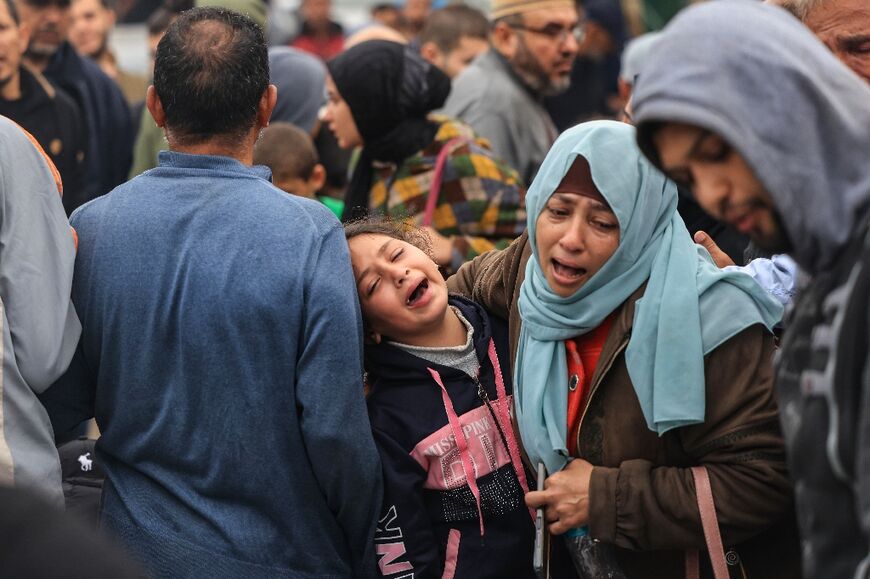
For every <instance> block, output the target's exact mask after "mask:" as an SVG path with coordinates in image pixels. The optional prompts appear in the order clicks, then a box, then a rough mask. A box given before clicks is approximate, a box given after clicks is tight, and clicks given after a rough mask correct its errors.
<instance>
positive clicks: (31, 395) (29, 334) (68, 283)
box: [0, 117, 82, 568]
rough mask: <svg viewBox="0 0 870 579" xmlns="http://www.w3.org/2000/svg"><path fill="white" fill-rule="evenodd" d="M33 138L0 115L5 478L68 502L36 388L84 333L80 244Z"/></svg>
mask: <svg viewBox="0 0 870 579" xmlns="http://www.w3.org/2000/svg"><path fill="white" fill-rule="evenodd" d="M31 139H32V137H31V138H28V135H27V134H26V133H25V132H24V131H23V130H22V129H21V127H19V126H18V125H16V124H15V123H13V122H12V121H10V120H9V119H7V118H5V117H0V159H2V160H3V161H2V168H0V334H2V338H0V340H2V341H0V363H2V366H0V485H2V486H18V487H22V488H25V489H28V490H31V491H33V492H36V493H39V494H40V495H42V497H43V498H44V499H46V500H48V501H49V502H50V503H51V504H52V505H53V506H55V507H60V508H63V506H64V500H63V491H62V489H61V477H60V461H59V460H58V456H57V451H56V450H55V447H54V434H53V432H52V430H51V424H50V423H49V419H48V414H46V411H45V408H43V407H42V405H41V404H40V403H39V400H38V399H37V394H40V393H42V392H43V391H45V390H46V389H47V388H48V387H49V386H50V385H51V384H52V382H54V381H55V380H56V379H57V377H58V376H60V375H61V374H62V373H63V371H64V370H66V368H67V366H68V365H69V362H70V359H71V358H72V356H73V352H74V351H75V347H76V343H77V342H78V339H79V335H80V334H81V329H82V328H81V325H80V324H79V319H78V317H77V316H76V312H75V309H74V308H73V305H72V302H71V301H70V290H71V288H72V276H73V262H74V261H75V244H74V242H73V236H72V234H71V232H70V228H69V223H68V222H67V220H66V215H65V214H64V211H63V205H62V204H61V200H60V195H59V194H58V186H59V185H60V183H59V180H58V179H57V170H56V169H54V167H53V166H51V165H50V161H48V160H47V159H48V157H46V156H45V154H44V153H43V152H41V151H40V150H39V149H38V148H37V147H36V146H35V145H34V143H35V142H36V141H35V140H31ZM0 568H2V565H0Z"/></svg>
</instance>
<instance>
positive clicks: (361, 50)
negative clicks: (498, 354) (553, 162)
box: [323, 40, 525, 269]
mask: <svg viewBox="0 0 870 579" xmlns="http://www.w3.org/2000/svg"><path fill="white" fill-rule="evenodd" d="M327 68H328V69H329V77H328V78H327V85H326V86H327V94H328V99H329V100H328V102H327V105H326V112H325V115H324V119H323V120H324V122H326V123H327V124H328V125H329V128H330V129H331V130H332V132H333V133H334V134H335V136H336V138H337V140H338V142H339V145H340V146H342V147H344V148H354V147H360V148H361V153H360V155H359V159H358V161H357V163H356V167H355V169H354V172H353V176H352V178H351V183H350V186H349V189H348V191H347V194H346V196H345V214H344V216H343V218H344V219H345V220H347V219H350V218H353V217H357V216H360V215H363V214H365V213H368V212H372V213H380V214H387V215H390V216H393V217H399V218H404V217H410V218H412V219H413V220H414V221H415V222H416V224H417V225H424V226H431V229H430V230H429V232H430V235H431V236H432V237H433V249H434V252H435V257H436V259H437V261H438V263H439V265H441V266H445V267H447V268H448V269H455V268H458V267H459V265H461V264H462V263H463V262H464V261H465V260H466V259H470V258H472V257H474V256H476V255H478V254H479V253H482V252H484V251H488V250H490V249H493V248H495V247H506V246H507V245H508V244H509V243H510V241H512V240H513V239H514V238H515V237H516V236H518V235H519V234H520V233H522V231H523V229H525V212H524V210H523V197H524V195H525V189H524V188H523V186H522V184H521V183H520V181H519V177H518V176H517V173H516V171H514V170H513V169H511V168H510V167H508V166H507V165H505V164H504V163H503V162H502V161H500V160H499V159H497V158H495V157H494V156H493V155H492V153H491V152H490V150H489V148H488V145H487V143H486V141H483V140H481V139H478V138H477V137H476V136H475V135H474V133H473V132H472V131H471V129H470V128H469V127H467V126H466V125H463V124H461V123H459V122H457V121H454V120H451V119H448V118H446V117H440V116H436V115H432V114H430V113H431V112H432V111H433V110H435V109H438V108H440V107H441V106H442V105H443V104H444V100H445V99H446V98H447V94H448V93H449V92H450V80H449V79H448V78H447V76H446V75H445V74H444V73H443V72H441V71H440V70H439V69H438V68H436V67H435V66H433V65H431V64H429V63H428V62H426V61H425V60H423V59H422V58H421V57H420V56H419V54H417V53H415V52H414V51H413V50H412V49H410V48H408V47H406V46H404V45H401V44H398V43H395V42H388V41H385V40H371V41H368V42H363V43H361V44H358V45H356V46H354V47H352V48H350V49H348V50H347V51H346V52H344V53H343V54H341V55H340V56H338V57H336V58H334V59H333V60H331V61H330V62H329V63H328V64H327ZM439 160H440V163H439ZM439 166H440V169H439V168H438V167H439ZM430 197H431V205H432V206H431V207H430V209H429V211H428V212H427V201H430Z"/></svg>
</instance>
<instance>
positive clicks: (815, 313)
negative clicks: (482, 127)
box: [634, 0, 870, 578]
mask: <svg viewBox="0 0 870 579" xmlns="http://www.w3.org/2000/svg"><path fill="white" fill-rule="evenodd" d="M656 49H657V58H656V60H655V61H654V62H650V63H649V66H648V68H647V69H646V70H645V71H644V75H642V76H641V78H640V80H639V82H638V84H637V86H636V89H635V93H634V96H635V101H634V112H635V119H636V121H637V123H638V127H639V131H638V140H639V143H640V146H641V148H642V149H643V150H644V152H645V153H646V154H647V156H648V157H649V158H650V159H652V160H653V162H655V163H656V164H658V166H659V167H660V168H661V169H663V170H664V171H665V172H666V173H667V174H668V175H670V176H671V177H672V178H675V179H676V180H678V181H680V182H682V183H685V184H687V185H688V186H690V187H691V189H692V191H693V193H694V195H695V196H696V198H697V199H698V201H699V202H700V204H701V206H702V207H704V208H705V210H707V211H708V212H710V213H711V214H712V215H714V216H715V217H719V218H722V219H725V220H726V221H729V222H731V223H732V224H733V225H735V226H736V227H737V228H738V229H739V230H741V231H743V232H744V233H747V234H748V235H749V236H750V237H751V238H752V239H753V241H755V242H756V244H758V245H759V246H760V247H761V248H762V249H765V250H768V251H774V252H779V251H785V252H786V253H788V254H790V255H791V256H792V257H793V258H794V259H795V261H796V262H797V263H798V265H799V266H800V267H801V269H802V271H803V272H804V274H806V276H805V277H806V279H805V280H804V283H803V284H802V286H801V287H800V289H799V295H798V298H797V301H796V303H795V306H794V307H793V308H792V310H791V313H790V314H788V315H787V327H788V329H787V331H786V335H785V338H784V341H783V344H782V351H781V355H780V359H779V363H778V369H777V387H778V390H779V402H780V412H781V420H782V422H783V430H784V433H785V436H786V444H787V450H788V453H789V465H790V468H791V472H792V476H793V479H794V482H795V496H796V501H797V508H798V519H799V526H800V530H801V534H802V539H803V547H804V548H803V556H804V561H803V564H804V573H805V575H806V576H807V577H826V578H840V577H843V578H845V577H849V578H852V577H868V576H870V555H868V545H870V381H868V377H870V364H868V351H870V332H868V320H870V236H868V225H870V163H868V151H870V87H868V86H867V85H866V84H865V83H864V82H862V81H861V79H859V78H858V77H857V76H855V75H854V74H853V73H852V72H851V71H849V70H848V69H847V68H846V66H845V65H844V64H842V63H841V62H840V61H838V60H837V59H836V57H835V56H834V55H833V54H831V53H830V52H829V51H828V50H827V49H826V48H825V47H824V46H823V45H822V44H821V43H820V42H819V41H818V40H817V39H816V38H815V37H813V36H812V34H811V33H810V31H809V30H807V29H806V28H805V27H804V26H802V25H801V24H800V22H798V21H797V20H795V19H794V18H792V17H790V16H789V15H788V14H787V13H786V12H785V11H783V10H781V9H780V8H777V7H773V6H767V5H762V4H759V3H757V2H750V1H747V0H742V1H740V0H734V1H727V0H723V1H721V2H712V3H710V4H705V5H702V6H699V7H694V8H691V9H689V10H686V11H685V12H684V13H683V14H681V15H680V16H679V17H677V18H676V19H675V20H674V21H673V22H672V23H671V24H670V25H669V26H668V27H667V28H666V30H665V33H664V35H663V37H662V38H661V39H660V40H659V43H658V44H657V45H656ZM713 494H714V496H715V494H716V488H715V487H714V488H713Z"/></svg>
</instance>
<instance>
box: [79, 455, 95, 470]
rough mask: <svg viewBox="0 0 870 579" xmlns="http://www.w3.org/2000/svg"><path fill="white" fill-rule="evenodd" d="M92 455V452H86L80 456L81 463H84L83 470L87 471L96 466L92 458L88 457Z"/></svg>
mask: <svg viewBox="0 0 870 579" xmlns="http://www.w3.org/2000/svg"><path fill="white" fill-rule="evenodd" d="M90 456H91V453H90V452H86V453H85V454H83V455H81V456H80V457H79V464H80V465H82V470H83V471H85V472H87V471H89V470H92V469H93V468H94V461H93V460H91V459H90V458H88V457H90Z"/></svg>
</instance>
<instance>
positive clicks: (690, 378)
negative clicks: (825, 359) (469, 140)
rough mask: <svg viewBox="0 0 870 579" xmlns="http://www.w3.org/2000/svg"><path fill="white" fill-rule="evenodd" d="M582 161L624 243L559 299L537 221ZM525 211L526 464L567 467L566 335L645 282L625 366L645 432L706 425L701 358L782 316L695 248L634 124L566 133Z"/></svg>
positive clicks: (520, 394) (596, 125) (740, 276)
mask: <svg viewBox="0 0 870 579" xmlns="http://www.w3.org/2000/svg"><path fill="white" fill-rule="evenodd" d="M578 156H582V157H583V158H585V159H586V160H587V161H588V163H589V166H590V168H591V170H592V181H593V182H594V183H595V186H596V187H597V188H598V190H599V192H600V193H601V194H602V195H603V197H604V198H605V199H606V200H607V202H608V204H610V207H611V208H612V209H613V213H614V214H615V215H616V218H617V220H618V221H619V247H618V248H617V249H616V251H615V252H614V254H613V255H612V256H611V257H610V259H609V260H608V261H607V262H606V263H605V264H604V266H602V268H601V269H600V270H598V272H596V273H595V275H593V276H592V277H591V278H590V279H589V280H588V281H587V282H586V283H585V284H584V285H583V286H582V287H581V288H580V289H579V290H578V291H577V292H576V293H575V294H574V295H572V296H571V297H568V298H562V297H559V296H558V295H556V294H555V293H553V292H552V291H551V290H550V287H549V285H548V284H547V280H546V279H545V278H544V274H543V272H542V271H541V266H540V264H539V263H538V247H537V243H536V240H535V231H536V229H535V226H536V224H537V220H538V216H539V215H540V214H541V211H543V209H544V207H545V205H546V204H547V200H548V199H549V198H550V196H551V195H552V194H553V192H554V191H555V190H556V187H557V186H558V185H559V183H561V182H562V179H563V178H564V177H565V174H566V173H567V172H568V169H570V168H571V165H572V164H573V163H574V160H575V159H576V158H577V157H578ZM526 209H527V212H528V232H529V241H530V242H531V244H532V253H533V254H532V257H531V259H529V262H528V265H527V267H526V278H525V281H524V282H523V285H522V287H521V288H520V299H519V309H520V315H521V317H522V320H523V326H522V331H521V333H520V343H519V351H518V354H517V363H516V366H515V372H516V377H515V380H516V382H515V383H516V391H517V396H516V409H517V419H518V422H519V427H520V433H521V435H522V439H523V443H524V446H525V448H526V451H527V452H528V454H529V458H531V460H532V461H533V463H535V464H536V463H537V462H539V461H542V462H544V464H545V465H546V466H547V471H548V472H551V473H553V472H557V471H559V470H561V469H562V467H564V466H565V464H566V463H567V461H568V460H569V456H568V451H567V448H566V437H567V412H568V409H567V407H568V396H567V394H568V371H567V361H566V356H565V345H564V343H563V342H564V340H566V339H569V338H573V337H576V336H579V335H582V334H585V333H587V332H589V331H591V330H593V329H595V328H596V327H597V326H598V325H599V324H601V322H602V321H604V319H605V318H606V317H607V316H608V315H610V313H611V312H613V311H615V310H616V309H617V308H619V307H620V306H621V305H622V304H623V302H625V300H626V299H628V297H629V296H630V295H631V294H632V293H634V291H635V290H637V289H638V288H639V287H640V286H641V285H642V284H643V283H644V282H647V286H646V290H645V291H644V295H643V297H642V298H641V299H640V300H638V302H637V305H636V307H635V314H634V323H633V328H632V334H631V338H630V339H629V342H628V347H627V349H626V351H625V361H626V365H627V366H628V373H629V376H630V377H631V381H632V384H633V385H634V389H635V392H636V393H637V398H638V400H639V402H640V407H641V410H642V411H643V415H644V418H645V419H646V422H647V426H648V427H649V429H650V430H652V431H654V432H657V433H658V434H659V435H662V434H664V433H665V432H667V431H669V430H671V429H673V428H679V427H681V426H686V425H689V424H697V423H700V422H703V421H704V404H705V400H704V397H705V396H704V386H705V381H704V355H705V354H708V353H709V352H710V351H712V350H714V349H715V348H716V347H718V346H719V345H720V344H722V343H723V342H725V341H726V340H728V339H729V338H731V337H732V336H734V335H735V334H737V333H739V332H740V331H741V330H743V329H745V328H747V327H749V326H751V325H753V324H763V325H764V326H765V327H767V328H768V329H772V328H773V326H774V325H775V324H776V323H777V322H778V321H779V320H780V317H781V315H782V307H781V306H780V304H779V303H778V302H777V301H776V300H774V299H773V298H771V297H770V296H768V295H767V293H765V292H764V290H762V289H761V288H760V287H759V286H758V285H757V284H756V283H755V281H754V280H753V279H752V278H751V277H749V276H748V275H746V274H744V273H742V272H727V271H722V270H720V269H718V268H717V267H716V266H715V265H714V264H713V262H712V260H711V259H710V255H709V254H708V253H707V251H706V250H704V249H703V248H702V247H700V246H698V245H695V243H694V242H693V241H692V239H691V237H690V236H689V232H688V231H687V230H686V226H685V225H684V224H683V221H682V219H681V218H680V216H679V214H678V213H677V188H676V185H674V183H672V182H671V181H669V180H668V179H666V178H665V176H664V175H663V174H662V173H660V172H659V171H658V170H657V169H656V168H655V167H653V166H652V165H651V164H650V163H649V162H648V161H647V160H646V159H645V158H644V157H643V155H642V154H641V153H640V150H639V149H638V148H637V145H636V143H635V131H634V127H632V126H630V125H626V124H623V123H617V122H613V121H595V122H590V123H584V124H582V125H578V126H576V127H574V128H572V129H570V130H568V131H566V132H565V133H563V134H562V136H561V137H559V139H558V140H557V141H556V143H555V144H554V145H553V147H552V148H551V149H550V152H549V153H548V154H547V157H546V159H544V162H543V164H542V165H541V169H540V171H539V172H538V175H537V176H536V177H535V180H534V182H533V183H532V185H531V187H530V188H529V191H528V195H527V197H526ZM626 434H627V435H630V433H626Z"/></svg>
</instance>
